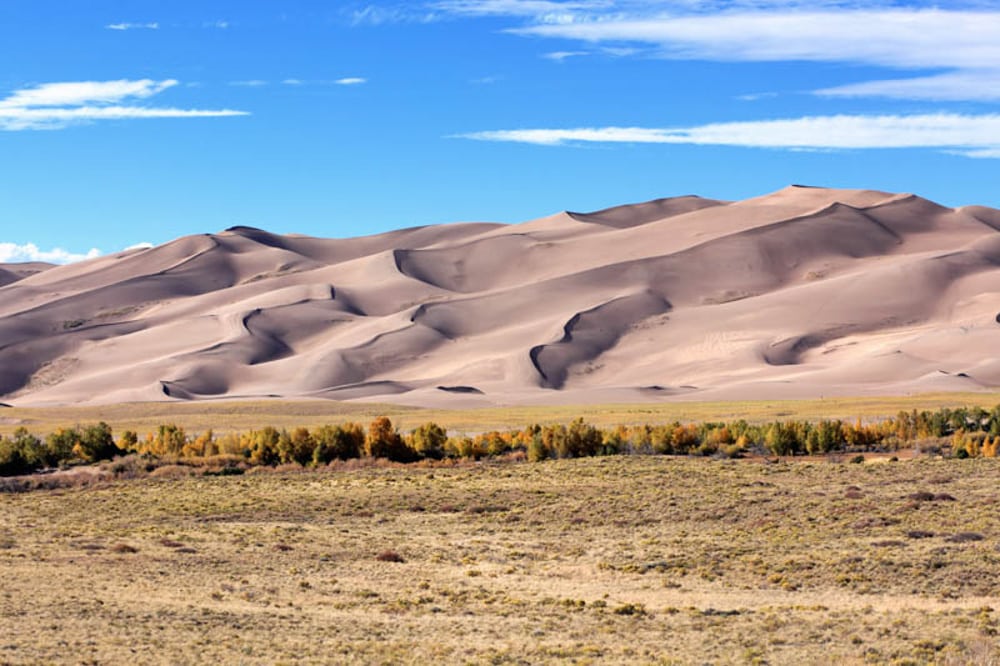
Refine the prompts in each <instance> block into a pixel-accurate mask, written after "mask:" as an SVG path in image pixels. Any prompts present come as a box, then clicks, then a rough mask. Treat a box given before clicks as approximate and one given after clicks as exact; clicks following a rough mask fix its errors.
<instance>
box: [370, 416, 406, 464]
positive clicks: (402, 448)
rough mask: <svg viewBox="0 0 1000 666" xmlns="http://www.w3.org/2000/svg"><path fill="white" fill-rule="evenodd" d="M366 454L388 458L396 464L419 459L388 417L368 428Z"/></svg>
mask: <svg viewBox="0 0 1000 666" xmlns="http://www.w3.org/2000/svg"><path fill="white" fill-rule="evenodd" d="M365 454H366V455H368V456H371V457H372V458H388V459H389V460H392V461H395V462H412V461H413V460H416V458H417V455H416V452H415V451H413V449H411V448H410V447H408V446H407V445H406V442H404V441H403V438H402V437H401V436H400V434H399V433H398V432H396V430H395V429H394V428H393V427H392V421H390V420H389V417H387V416H379V417H378V418H376V419H375V420H374V421H372V422H371V425H370V426H368V436H367V437H365Z"/></svg>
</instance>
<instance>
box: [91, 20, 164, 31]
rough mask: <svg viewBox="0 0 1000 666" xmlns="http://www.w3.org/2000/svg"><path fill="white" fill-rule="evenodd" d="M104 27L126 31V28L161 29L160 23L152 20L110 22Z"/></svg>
mask: <svg viewBox="0 0 1000 666" xmlns="http://www.w3.org/2000/svg"><path fill="white" fill-rule="evenodd" d="M104 27H105V29H107V30H118V31H125V30H159V29H160V24H159V23H157V22H156V21H151V22H148V23H127V22H123V23H109V24H108V25H106V26H104Z"/></svg>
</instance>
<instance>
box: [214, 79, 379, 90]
mask: <svg viewBox="0 0 1000 666" xmlns="http://www.w3.org/2000/svg"><path fill="white" fill-rule="evenodd" d="M278 83H280V84H281V85H283V86H293V87H299V86H360V85H363V84H365V83H368V79H366V78H364V77H361V76H345V77H343V78H340V79H324V80H317V81H313V80H306V79H295V78H288V79H282V80H281V81H279V82H278ZM229 85H231V86H238V87H242V88H262V87H264V86H268V85H271V82H270V81H266V80H264V79H249V80H244V81H230V82H229Z"/></svg>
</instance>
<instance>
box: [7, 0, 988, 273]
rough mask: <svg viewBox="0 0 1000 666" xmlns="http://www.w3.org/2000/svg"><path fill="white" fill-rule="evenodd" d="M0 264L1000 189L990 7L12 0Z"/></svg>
mask: <svg viewBox="0 0 1000 666" xmlns="http://www.w3.org/2000/svg"><path fill="white" fill-rule="evenodd" d="M0 62H3V63H4V67H3V68H2V69H0V155H2V159H0V261H16V260H27V259H47V260H54V261H66V260H71V259H77V258H79V257H81V256H85V255H87V254H97V253H108V252H113V251H117V250H120V249H123V248H125V247H129V246H133V245H136V244H140V243H154V244H155V243H162V242H165V241H168V240H170V239H172V238H176V237H178V236H182V235H186V234H193V233H202V232H212V231H218V230H221V229H224V228H226V227H229V226H233V225H237V224H246V225H252V226H258V227H262V228H265V229H269V230H272V231H276V232H283V233H285V232H295V233H305V234H310V235H317V236H327V237H344V236H354V235H361V234H367V233H374V232H379V231H385V230H389V229H395V228H400V227H406V226H413V225H420V224H430V223H437V222H454V221H469V220H487V221H504V222H517V221H522V220H525V219H530V218H534V217H540V216H542V215H546V214H549V213H552V212H556V211H558V210H563V209H570V210H593V209H597V208H602V207H605V206H609V205H615V204H621V203H631V202H638V201H642V200H646V199H651V198H656V197H662V196H675V195H682V194H700V195H703V196H708V197H714V198H722V199H740V198H745V197H748V196H754V195H757V194H762V193H765V192H769V191H772V190H776V189H779V188H781V187H783V186H785V185H787V184H789V183H804V184H812V185H825V186H832V187H867V188H874V189H883V190H889V191H900V192H904V191H905V192H915V193H917V194H920V195H922V196H926V197H928V198H931V199H934V200H936V201H939V202H941V203H944V204H947V205H953V206H957V205H963V204H971V203H976V204H985V205H990V206H995V207H1000V187H998V185H1000V3H997V2H975V1H971V2H948V3H938V4H932V3H921V2H916V3H913V2H910V3H904V2H866V3H856V2H839V1H837V0H829V1H827V0H801V1H792V0H736V1H718V2H715V1H701V0H673V1H670V0H667V1H659V2H652V1H647V0H565V1H556V0H551V1H549V0H427V1H426V2H422V1H420V0H417V1H412V2H405V3H404V2H392V1H389V0H386V1H384V2H333V1H328V2H327V1H320V0H311V1H310V0H282V1H281V2H277V1H263V0H261V1H256V2H248V1H246V0H239V1H237V0H233V1H212V0H203V1H198V2H194V1H189V0H143V1H139V0H131V1H124V0H88V1H87V2H80V1H78V0H59V1H55V0H3V2H0Z"/></svg>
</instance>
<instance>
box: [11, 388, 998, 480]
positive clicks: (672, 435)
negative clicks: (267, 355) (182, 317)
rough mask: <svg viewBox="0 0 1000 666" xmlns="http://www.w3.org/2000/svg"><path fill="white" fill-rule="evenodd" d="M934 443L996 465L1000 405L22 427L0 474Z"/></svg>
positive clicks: (733, 453)
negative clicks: (746, 414)
mask: <svg viewBox="0 0 1000 666" xmlns="http://www.w3.org/2000/svg"><path fill="white" fill-rule="evenodd" d="M920 441H926V442H929V443H931V444H932V445H933V446H938V447H942V446H943V447H945V448H948V449H950V452H951V453H952V454H953V455H956V456H959V457H967V456H973V457H974V456H985V457H995V456H996V455H997V453H998V449H1000V405H998V406H997V407H995V408H994V409H993V410H992V411H987V410H984V409H981V408H971V409H941V410H937V411H934V412H931V411H924V412H917V411H912V412H900V413H899V414H898V415H897V416H896V417H895V418H890V419H886V420H883V421H880V422H877V423H869V424H863V423H861V421H860V419H859V420H857V421H856V422H854V423H846V422H844V421H840V420H821V421H818V422H809V421H775V422H773V423H763V424H761V423H749V422H747V421H745V420H739V421H733V422H705V423H697V424H696V423H687V424H682V423H680V422H674V423H671V424H667V425H655V426H651V425H637V426H624V425H621V426H617V427H615V428H610V429H600V428H597V427H595V426H593V425H590V424H588V423H586V422H585V421H584V420H583V419H576V420H575V421H573V422H572V423H570V424H569V425H561V424H557V425H545V426H541V425H531V426H528V427H526V428H524V429H521V430H508V431H503V432H501V431H490V432H485V433H480V434H477V435H475V436H474V437H469V436H466V435H452V436H449V434H448V433H447V432H446V431H445V430H444V428H442V427H441V426H439V425H437V424H435V423H426V424H424V425H422V426H420V427H418V428H416V429H414V430H413V431H411V432H409V433H406V434H403V433H400V432H399V431H398V430H397V429H396V428H394V427H393V425H392V422H391V421H390V420H389V419H388V418H387V417H384V416H380V417H378V418H376V419H375V420H374V421H372V423H371V424H370V425H369V426H368V428H367V429H365V428H364V427H362V426H361V425H360V424H357V423H343V424H340V425H324V426H320V427H318V428H313V429H311V430H310V429H308V428H301V427H300V428H294V429H292V430H290V431H289V430H278V429H276V428H273V427H270V426H268V427H265V428H262V429H260V430H250V431H247V432H240V433H226V434H223V435H220V436H218V437H217V436H215V435H214V433H213V432H212V431H211V430H209V431H208V432H204V433H200V434H197V435H188V434H187V433H186V432H185V431H184V430H183V429H182V428H180V427H178V426H176V425H161V426H159V428H157V430H156V431H155V432H151V433H149V434H148V435H146V437H145V438H144V439H141V440H140V439H139V437H138V435H137V434H136V433H135V432H132V431H125V432H123V433H122V435H121V437H120V438H119V439H118V440H117V441H116V440H115V439H114V437H113V433H112V431H111V428H110V427H109V426H108V424H106V423H103V422H102V423H99V424H97V425H90V426H84V427H76V428H62V429H59V430H57V431H55V432H53V433H52V434H50V435H49V436H48V437H47V438H46V439H45V440H44V441H42V440H41V439H39V438H38V437H36V436H34V435H32V434H31V433H29V432H28V431H27V430H26V429H25V428H18V429H17V430H16V431H15V432H14V434H13V436H12V437H4V438H0V475H3V476H10V475H17V474H27V473H31V472H33V471H37V470H39V469H43V468H51V467H57V466H61V465H67V464H72V463H77V462H81V463H87V462H95V461H99V460H108V459H111V458H113V457H114V456H116V455H120V454H122V453H139V454H144V455H149V456H153V457H157V458H204V457H210V456H216V455H229V456H238V457H241V458H243V459H244V460H245V461H246V462H247V463H248V464H251V465H279V464H288V463H295V464H299V465H303V466H307V465H312V466H319V465H327V464H329V463H330V462H332V461H334V460H348V459H352V458H363V457H371V458H386V459H389V460H393V461H396V462H414V461H417V460H423V459H432V460H440V459H443V458H474V459H478V458H484V457H491V456H501V455H504V454H507V453H510V452H522V453H523V454H524V455H525V456H526V457H527V458H528V460H531V461H539V460H544V459H547V458H576V457H585V456H596V455H616V454H665V455H703V456H710V455H724V456H728V457H737V456H740V455H743V454H745V453H749V452H754V453H770V454H772V455H780V456H788V455H800V454H824V453H831V452H858V451H892V450H898V449H900V448H903V447H907V446H911V445H913V444H914V443H915V442H920Z"/></svg>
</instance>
